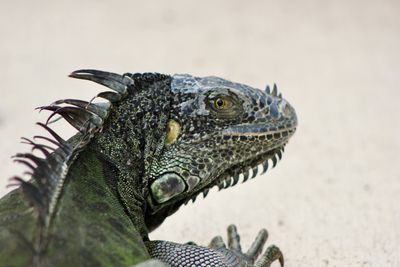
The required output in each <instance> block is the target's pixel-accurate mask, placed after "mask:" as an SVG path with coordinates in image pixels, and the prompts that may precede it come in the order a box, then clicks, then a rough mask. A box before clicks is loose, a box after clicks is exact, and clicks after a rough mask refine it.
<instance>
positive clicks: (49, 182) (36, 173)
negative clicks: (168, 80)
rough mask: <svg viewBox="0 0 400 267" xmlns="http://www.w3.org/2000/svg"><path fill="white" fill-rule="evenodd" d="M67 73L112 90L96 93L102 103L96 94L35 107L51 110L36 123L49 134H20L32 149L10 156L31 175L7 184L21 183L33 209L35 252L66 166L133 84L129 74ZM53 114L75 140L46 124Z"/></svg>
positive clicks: (100, 128)
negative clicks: (99, 100) (71, 129)
mask: <svg viewBox="0 0 400 267" xmlns="http://www.w3.org/2000/svg"><path fill="white" fill-rule="evenodd" d="M69 76H70V77H73V78H78V79H85V80H90V81H93V82H96V83H99V84H102V85H104V86H107V87H108V88H110V89H111V90H113V91H114V92H111V91H106V92H102V93H99V94H98V95H97V96H96V97H101V98H104V99H107V100H108V101H109V102H105V103H93V100H94V99H95V98H96V97H94V98H93V99H92V100H91V101H90V102H86V101H82V100H77V99H62V100H58V101H55V102H54V103H52V104H50V105H49V106H43V107H39V108H38V109H40V110H49V111H52V113H51V114H50V116H49V117H48V119H47V121H46V123H37V124H38V125H39V126H41V127H42V128H44V129H45V130H46V131H47V132H48V133H50V135H51V136H52V138H48V137H45V136H34V137H33V139H32V140H31V139H27V138H22V140H23V143H25V144H29V145H31V146H32V151H31V153H18V154H17V155H15V156H14V158H15V161H16V162H18V163H22V164H24V165H26V166H27V167H28V168H29V171H27V172H25V173H24V174H27V175H30V176H31V178H32V179H30V180H29V181H26V180H24V179H23V178H21V177H19V176H15V177H12V178H11V181H13V182H14V183H11V184H10V185H20V186H21V189H22V192H23V193H24V195H25V196H26V199H27V200H28V201H29V203H30V205H31V206H32V207H33V208H34V210H35V211H36V213H37V216H38V227H39V229H38V236H37V237H36V238H37V239H36V240H35V242H34V250H35V253H37V254H39V255H40V252H41V251H43V249H44V248H45V244H46V242H45V241H44V238H45V235H46V231H47V229H48V227H49V225H50V223H51V220H52V217H53V215H54V212H55V210H56V206H57V202H58V200H59V198H60V195H61V192H62V190H63V186H64V184H65V179H66V177H67V174H68V169H69V167H70V166H71V164H72V163H73V161H74V159H75V158H76V157H77V155H78V154H79V152H80V151H82V149H83V148H84V147H85V146H86V145H87V144H88V143H89V141H90V140H91V138H92V137H93V136H94V134H96V133H98V132H100V131H101V130H102V127H103V124H104V120H105V119H107V117H108V115H109V111H110V107H111V105H112V103H113V102H116V101H119V100H121V99H123V98H124V97H125V96H126V95H127V94H128V91H131V90H134V87H135V80H134V79H133V78H132V76H134V75H132V74H124V75H119V74H114V73H109V72H103V71H98V70H78V71H74V72H73V73H71V74H70V75H69ZM145 81H146V79H145ZM138 82H141V79H138ZM56 115H59V116H61V117H62V118H64V119H65V120H66V121H67V122H68V123H70V124H71V125H72V126H73V127H74V128H76V129H77V130H78V131H79V135H78V138H77V140H74V141H73V142H69V141H66V140H64V139H63V138H61V137H60V136H59V135H58V134H57V133H55V132H54V131H53V130H52V129H51V128H50V127H49V126H48V124H49V123H51V122H52V121H51V120H52V119H53V117H54V116H56ZM38 140H42V141H45V142H46V143H47V144H44V143H40V142H38ZM54 146H55V147H54ZM35 150H38V151H40V152H42V154H43V155H44V157H38V156H35V155H34V154H33V152H34V151H35Z"/></svg>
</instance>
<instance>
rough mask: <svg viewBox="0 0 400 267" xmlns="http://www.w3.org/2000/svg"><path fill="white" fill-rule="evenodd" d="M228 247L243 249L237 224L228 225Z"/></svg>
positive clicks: (236, 249) (237, 249)
mask: <svg viewBox="0 0 400 267" xmlns="http://www.w3.org/2000/svg"><path fill="white" fill-rule="evenodd" d="M228 247H229V249H232V250H235V251H239V252H241V251H242V247H241V246H240V236H239V234H238V232H237V229H236V226H235V225H233V224H231V225H229V226H228Z"/></svg>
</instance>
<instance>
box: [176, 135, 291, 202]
mask: <svg viewBox="0 0 400 267" xmlns="http://www.w3.org/2000/svg"><path fill="white" fill-rule="evenodd" d="M293 131H294V130H293ZM285 145H286V143H284V144H282V145H281V146H278V147H276V148H274V149H271V150H269V151H267V152H265V153H263V154H261V155H258V156H257V157H255V158H252V159H249V160H248V161H247V162H244V163H239V164H237V165H235V166H232V167H231V168H230V169H228V170H226V171H225V172H224V173H222V174H221V175H220V176H219V177H218V179H216V180H215V182H213V183H211V184H208V185H206V186H204V187H203V188H201V189H200V190H198V191H197V192H195V193H194V194H193V195H192V196H191V197H188V198H187V200H186V201H185V202H184V204H185V205H186V204H187V203H188V202H189V201H190V200H192V202H194V201H195V200H196V198H197V196H198V195H199V194H200V193H203V197H204V198H205V197H206V196H207V195H208V192H209V191H210V189H211V188H213V187H215V186H217V187H218V190H221V189H225V188H228V187H232V186H235V185H236V184H238V183H239V180H242V183H244V182H246V181H248V180H249V179H253V178H255V177H256V176H257V175H258V174H260V175H262V174H264V173H265V172H266V171H267V170H269V169H272V168H274V167H275V166H276V164H277V163H278V161H280V160H281V159H282V154H283V152H284V150H285ZM260 169H261V171H259V170H260Z"/></svg>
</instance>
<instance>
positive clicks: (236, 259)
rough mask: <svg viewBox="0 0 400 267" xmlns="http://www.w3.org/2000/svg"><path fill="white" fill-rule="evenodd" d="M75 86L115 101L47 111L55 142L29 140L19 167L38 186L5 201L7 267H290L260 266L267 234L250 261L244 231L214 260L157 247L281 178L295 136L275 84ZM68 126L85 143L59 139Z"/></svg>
mask: <svg viewBox="0 0 400 267" xmlns="http://www.w3.org/2000/svg"><path fill="white" fill-rule="evenodd" d="M70 77H72V78H77V79H83V80H89V81H92V82H96V83H98V84H100V85H103V86H106V87H108V89H110V91H105V92H101V93H99V94H97V95H96V96H95V97H94V98H93V99H92V100H90V101H84V100H79V99H61V100H58V101H55V102H53V103H52V104H50V105H48V106H42V107H40V108H39V110H46V111H50V112H51V113H50V115H49V117H48V119H47V121H46V123H44V124H43V123H38V125H39V126H41V127H42V128H44V130H45V131H46V132H48V133H49V134H50V136H51V137H46V136H35V137H34V138H33V139H28V138H23V142H24V143H26V144H28V145H29V146H30V147H31V149H32V153H19V154H17V155H16V156H15V161H16V162H18V163H21V164H24V165H25V166H27V168H28V170H27V171H26V172H25V175H28V176H29V177H30V180H27V179H24V178H22V177H19V176H15V177H13V178H12V185H16V186H18V185H19V186H20V187H19V188H17V189H16V190H14V191H12V192H10V193H9V194H7V195H6V196H5V197H3V198H2V199H1V200H0V267H2V266H7V267H13V266H15V267H19V266H32V267H39V266H40V267H50V266H61V267H63V266H116V267H118V266H134V265H135V264H139V263H141V264H140V267H150V266H154V264H156V265H158V266H165V264H169V265H171V266H193V265H194V266H210V267H211V266H221V267H234V266H252V265H253V263H254V264H255V266H257V267H267V266H269V265H270V264H271V263H272V262H273V261H274V260H279V261H280V262H281V264H283V256H282V254H281V253H280V251H279V249H277V248H276V247H270V248H269V249H267V251H266V252H265V253H264V254H263V255H262V256H261V258H260V260H259V261H257V262H256V263H255V260H256V258H257V257H258V255H260V254H261V251H262V246H263V245H264V243H265V241H266V231H264V232H263V231H262V232H260V233H259V236H258V237H257V238H256V240H255V242H254V243H253V245H252V246H251V249H250V250H249V251H250V252H248V253H247V254H245V253H242V252H241V246H240V242H239V241H240V238H239V235H238V234H237V232H236V228H235V227H234V226H230V227H228V247H226V245H225V244H224V243H223V241H222V240H221V238H217V239H213V240H214V241H212V243H211V244H212V245H210V247H208V248H207V247H201V246H197V245H187V244H182V245H181V244H175V243H171V242H167V241H149V239H148V232H149V231H152V230H154V229H155V228H157V227H158V226H159V225H160V224H161V223H162V222H163V221H164V220H165V219H166V218H167V217H168V216H170V215H172V214H173V213H174V212H176V211H177V210H178V209H179V207H180V206H181V205H183V204H186V203H188V202H189V201H190V200H192V202H195V200H196V198H197V196H198V195H199V194H200V193H202V194H203V196H204V197H206V196H207V195H208V193H209V191H210V188H212V187H214V186H217V187H218V188H219V190H221V189H225V188H228V187H232V186H235V185H237V184H238V182H239V179H240V177H241V176H243V180H242V182H246V181H247V180H249V178H254V177H255V176H257V174H259V170H258V168H259V167H260V166H262V168H263V170H262V173H264V172H265V171H267V170H268V168H269V167H271V165H270V164H269V163H268V162H269V161H270V162H271V163H272V167H275V165H276V164H277V162H278V160H280V159H281V158H282V152H283V151H284V147H285V145H286V144H287V142H288V140H289V138H290V137H291V136H292V135H293V134H294V132H295V130H296V127H297V117H296V114H295V111H294V109H293V108H292V107H291V106H290V104H289V103H288V102H287V101H286V100H285V99H283V97H282V94H281V93H280V92H278V89H277V86H276V84H274V85H273V88H272V91H271V89H270V87H269V86H267V87H266V89H265V90H264V91H261V90H258V89H255V88H252V87H250V86H247V85H244V84H240V83H234V82H231V81H228V80H225V79H222V78H218V77H214V76H210V77H194V76H191V75H188V74H177V75H173V76H169V75H164V74H158V73H142V74H141V73H134V74H132V73H125V74H123V75H119V74H115V73H110V72H104V71H98V70H90V69H85V70H78V71H75V72H73V73H71V75H70ZM97 98H101V99H103V100H106V102H98V101H97V100H98V99H97ZM59 118H64V119H65V120H66V121H67V122H68V123H69V124H71V125H72V126H73V127H74V128H76V129H77V130H78V133H77V134H76V135H75V136H73V137H71V138H70V139H69V140H63V139H62V138H61V137H60V136H59V135H58V134H57V133H55V132H54V131H53V130H52V129H51V128H50V127H49V125H50V124H52V123H55V122H56V121H58V120H59ZM35 151H38V152H40V155H41V156H43V157H41V156H37V155H35V154H33V152H35ZM250 172H251V175H250ZM151 257H152V258H155V259H159V260H160V261H161V262H164V264H163V263H161V262H160V261H156V262H154V261H152V263H150V261H147V260H148V259H150V258H151ZM151 264H153V265H151Z"/></svg>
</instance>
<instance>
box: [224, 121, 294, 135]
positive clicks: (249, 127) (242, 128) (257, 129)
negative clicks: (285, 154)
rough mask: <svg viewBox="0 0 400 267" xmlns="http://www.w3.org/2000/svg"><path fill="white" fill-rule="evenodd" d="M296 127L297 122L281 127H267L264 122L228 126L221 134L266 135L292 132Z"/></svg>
mask: <svg viewBox="0 0 400 267" xmlns="http://www.w3.org/2000/svg"><path fill="white" fill-rule="evenodd" d="M296 127H297V123H293V125H291V126H289V127H285V128H283V129H277V128H274V127H268V126H266V125H265V124H244V125H237V126H232V127H229V128H228V129H225V130H224V131H223V132H222V134H223V135H232V136H266V135H273V134H282V133H294V132H295V131H296Z"/></svg>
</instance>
